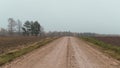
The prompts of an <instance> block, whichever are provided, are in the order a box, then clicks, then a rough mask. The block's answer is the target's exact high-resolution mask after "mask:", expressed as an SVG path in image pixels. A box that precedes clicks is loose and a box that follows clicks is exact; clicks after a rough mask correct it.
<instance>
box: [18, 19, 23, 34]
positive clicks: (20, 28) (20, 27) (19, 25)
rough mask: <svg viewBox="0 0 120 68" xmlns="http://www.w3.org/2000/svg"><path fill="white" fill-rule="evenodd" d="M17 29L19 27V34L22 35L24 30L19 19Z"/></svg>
mask: <svg viewBox="0 0 120 68" xmlns="http://www.w3.org/2000/svg"><path fill="white" fill-rule="evenodd" d="M17 29H18V33H19V35H21V31H22V22H21V21H20V20H18V21H17Z"/></svg>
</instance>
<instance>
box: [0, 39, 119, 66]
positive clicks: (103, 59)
mask: <svg viewBox="0 0 120 68" xmlns="http://www.w3.org/2000/svg"><path fill="white" fill-rule="evenodd" d="M0 68H120V64H119V61H117V60H115V59H113V58H109V57H107V56H105V55H104V54H103V53H101V52H99V51H98V50H96V49H94V48H92V47H91V46H90V45H88V44H87V43H85V42H84V41H82V40H79V39H77V38H74V37H63V38H60V39H57V40H55V41H54V42H52V43H50V44H48V45H45V46H43V47H41V48H39V49H37V50H34V51H32V52H31V53H29V54H26V55H24V56H22V57H20V58H17V59H16V60H14V61H12V62H11V63H8V64H6V65H4V66H2V67H0Z"/></svg>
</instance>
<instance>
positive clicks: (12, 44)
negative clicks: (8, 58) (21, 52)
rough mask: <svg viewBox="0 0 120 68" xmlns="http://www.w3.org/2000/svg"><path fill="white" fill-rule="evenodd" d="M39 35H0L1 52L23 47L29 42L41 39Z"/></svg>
mask: <svg viewBox="0 0 120 68" xmlns="http://www.w3.org/2000/svg"><path fill="white" fill-rule="evenodd" d="M40 40H41V38H39V37H23V36H21V37H0V54H2V53H6V52H8V51H11V50H14V49H21V48H24V47H26V46H29V45H28V44H32V43H34V42H37V41H40Z"/></svg>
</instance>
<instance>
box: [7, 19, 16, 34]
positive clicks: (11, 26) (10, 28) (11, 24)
mask: <svg viewBox="0 0 120 68" xmlns="http://www.w3.org/2000/svg"><path fill="white" fill-rule="evenodd" d="M8 22H9V24H8V31H9V33H10V34H11V35H13V32H14V31H15V26H16V25H17V23H16V21H15V20H14V19H13V18H9V19H8Z"/></svg>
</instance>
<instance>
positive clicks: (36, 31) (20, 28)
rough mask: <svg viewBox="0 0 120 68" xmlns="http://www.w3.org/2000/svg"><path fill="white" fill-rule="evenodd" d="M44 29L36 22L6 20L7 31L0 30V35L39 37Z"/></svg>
mask: <svg viewBox="0 0 120 68" xmlns="http://www.w3.org/2000/svg"><path fill="white" fill-rule="evenodd" d="M43 33H44V29H43V27H42V26H41V24H40V23H39V22H38V21H26V22H24V23H22V22H21V21H20V20H17V21H15V20H14V19H13V18H9V19H8V29H4V28H1V29H0V35H8V36H14V35H23V36H41V35H42V34H43Z"/></svg>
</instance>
